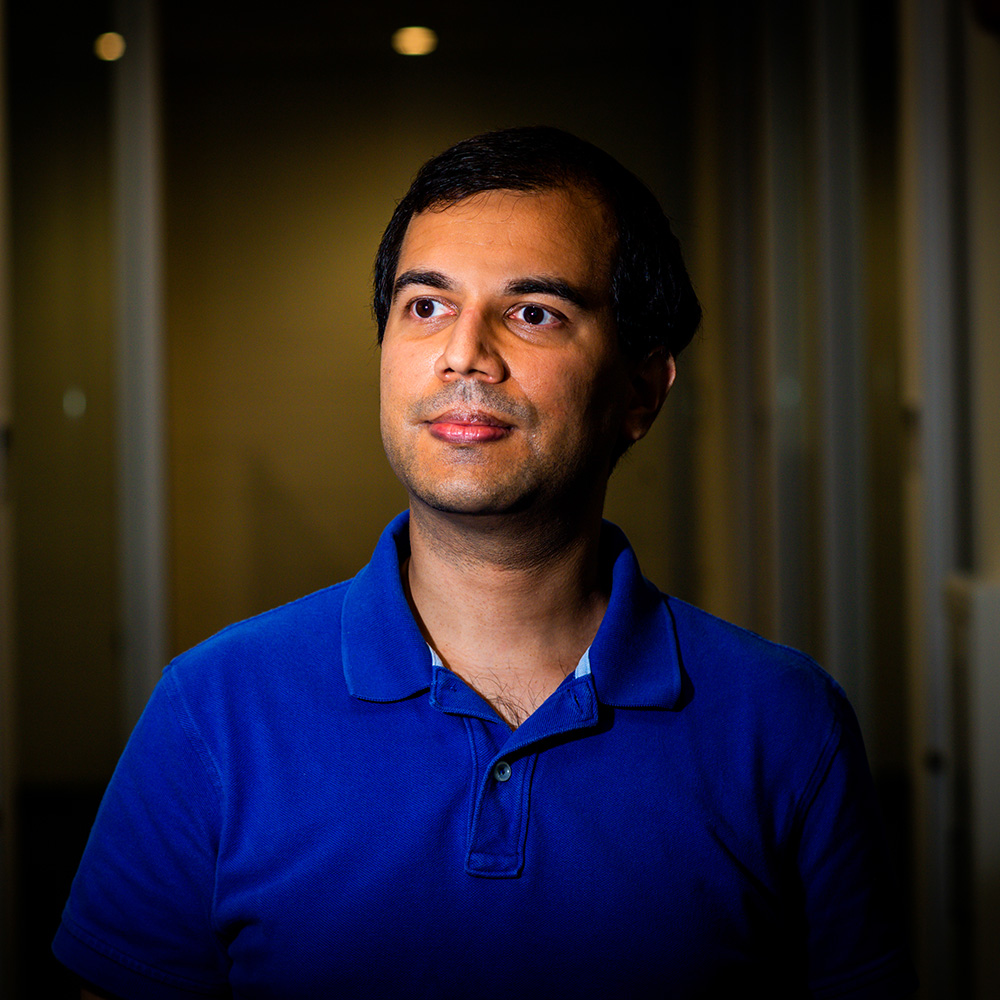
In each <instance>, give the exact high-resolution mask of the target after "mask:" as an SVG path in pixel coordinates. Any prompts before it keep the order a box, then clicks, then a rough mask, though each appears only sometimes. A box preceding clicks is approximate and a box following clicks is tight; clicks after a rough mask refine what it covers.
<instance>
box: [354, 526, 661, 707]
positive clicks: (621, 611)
mask: <svg viewBox="0 0 1000 1000" xmlns="http://www.w3.org/2000/svg"><path fill="white" fill-rule="evenodd" d="M408 524H409V514H408V512H406V511H404V512H403V513H402V514H400V515H398V516H397V517H395V518H394V519H393V520H392V521H391V522H390V523H389V525H388V526H387V527H386V529H385V531H383V532H382V537H381V538H380V539H379V541H378V545H377V546H376V547H375V552H374V553H373V554H372V559H371V562H370V563H369V564H368V565H367V566H366V567H365V568H364V569H363V570H362V571H361V572H360V573H359V574H358V575H357V576H356V577H355V578H354V579H353V580H352V581H351V582H350V584H349V585H348V589H347V595H346V597H345V599H344V616H343V621H342V624H341V648H342V655H343V664H344V677H345V679H346V681H347V689H348V691H350V693H351V694H352V695H354V696H355V697H356V698H361V699H363V700H364V701H375V702H389V701H400V700H402V699H404V698H409V697H412V696H413V695H416V694H419V693H421V692H422V691H427V690H429V688H430V686H431V680H432V676H433V666H432V660H431V651H430V649H429V648H428V646H427V644H426V642H425V641H424V637H423V635H422V634H421V632H420V629H419V627H418V626H417V623H416V622H415V621H414V619H413V615H412V614H411V613H410V607H409V605H408V604H407V601H406V595H405V594H404V593H403V585H402V583H401V581H400V578H399V565H400V561H401V559H402V558H404V557H405V556H406V555H407V554H408V552H409V538H408ZM601 541H602V545H603V546H606V550H605V551H606V552H607V553H608V556H609V557H610V558H611V559H612V560H613V571H612V586H611V598H610V601H609V603H608V610H607V612H606V613H605V615H604V619H603V621H602V622H601V626H600V628H599V629H598V631H597V635H596V636H595V637H594V641H593V643H592V645H591V647H590V650H589V656H588V657H587V659H588V662H589V664H590V670H591V672H592V674H593V679H594V685H595V688H596V691H597V695H598V698H599V700H600V701H602V702H604V703H605V704H607V705H613V706H615V707H616V708H667V709H669V708H673V707H674V706H675V704H676V703H677V700H678V698H679V696H680V691H681V670H680V661H679V657H678V652H677V637H676V633H675V630H674V623H673V618H672V616H671V614H670V610H669V607H668V605H667V602H666V600H665V599H664V597H663V595H662V594H660V592H659V591H658V590H657V589H656V588H655V587H654V586H653V585H652V584H651V583H650V582H649V581H648V580H646V579H644V578H643V576H642V573H641V572H640V570H639V564H638V562H637V560H636V558H635V553H634V552H633V551H632V548H631V546H630V545H629V544H628V540H627V539H626V538H625V535H624V534H623V533H622V532H621V531H620V530H619V529H618V528H617V527H615V526H614V525H613V524H610V523H609V522H607V521H605V522H604V526H603V535H602V539H601Z"/></svg>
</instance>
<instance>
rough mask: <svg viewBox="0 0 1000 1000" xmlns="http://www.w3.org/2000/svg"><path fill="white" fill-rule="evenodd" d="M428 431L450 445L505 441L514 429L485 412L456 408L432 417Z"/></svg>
mask: <svg viewBox="0 0 1000 1000" xmlns="http://www.w3.org/2000/svg"><path fill="white" fill-rule="evenodd" d="M427 429H428V430H429V431H430V433H431V435H433V436H434V437H436V438H437V439H438V440H440V441H446V442H448V443H449V444H481V443H484V442H489V441H501V440H503V439H504V438H506V437H508V436H509V435H510V433H511V431H512V430H513V427H512V426H511V424H509V423H507V422H506V421H504V420H501V419H500V418H499V417H497V416H494V415H493V414H492V413H489V412H487V411H485V410H466V409H457V408H456V409H451V410H446V411H445V412H444V413H440V414H438V415H437V416H435V417H431V419H430V420H428V421H427Z"/></svg>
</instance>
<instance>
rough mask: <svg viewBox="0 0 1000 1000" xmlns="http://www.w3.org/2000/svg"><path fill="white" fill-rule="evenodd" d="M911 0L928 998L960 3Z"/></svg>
mask: <svg viewBox="0 0 1000 1000" xmlns="http://www.w3.org/2000/svg"><path fill="white" fill-rule="evenodd" d="M951 6H952V5H950V4H948V3H947V2H946V0H917V2H914V3H907V4H901V5H900V7H899V10H900V17H901V23H900V41H901V46H900V54H901V79H900V101H901V109H900V111H901V115H900V120H901V125H902V142H901V170H902V176H901V191H902V241H903V242H902V246H903V259H902V281H903V287H902V305H903V349H904V359H905V361H904V372H903V375H904V394H905V405H906V408H907V412H908V417H909V424H910V434H911V439H910V454H909V459H908V462H909V466H908V468H907V471H906V477H907V482H906V498H905V500H906V511H907V526H906V531H907V550H908V567H907V578H908V590H909V592H908V598H907V602H908V617H909V627H908V634H909V635H910V637H911V643H912V646H911V649H910V651H909V653H910V656H909V659H910V678H911V682H910V689H911V691H912V692H913V701H912V705H911V725H912V729H913V746H914V759H913V778H914V781H913V786H914V807H915V811H914V820H915V824H914V829H915V834H916V844H915V852H916V858H915V876H916V877H915V893H916V899H917V912H918V914H919V915H920V920H921V926H920V927H918V931H917V933H918V940H917V948H916V953H917V955H918V957H919V959H920V961H921V964H922V968H921V970H920V971H921V974H922V980H923V983H924V988H925V990H926V993H927V996H928V997H946V996H952V995H953V993H952V989H953V988H954V983H955V973H956V971H957V970H956V969H955V964H954V962H955V959H954V955H955V940H954V926H953V922H952V920H951V913H952V909H953V901H954V871H953V843H952V825H953V816H954V774H953V770H952V768H953V765H954V755H953V752H952V749H953V748H952V731H951V718H952V679H951V676H950V671H949V650H948V630H947V620H946V613H945V604H944V585H945V580H946V578H947V576H948V574H949V572H950V571H951V570H953V569H954V568H955V560H956V543H957V542H956V540H957V534H956V498H955V492H954V491H955V476H956V469H955V461H954V454H955V449H954V445H955V422H956V402H955V398H954V371H955V356H954V355H955V343H956V335H957V332H958V329H957V319H956V310H955V301H956V277H955V261H956V258H957V253H956V251H957V248H958V241H957V239H956V233H955V225H954V219H955V205H954V190H955V188H954V183H955V180H956V171H955V169H954V163H953V148H952V136H951V130H950V119H951V116H952V114H953V113H954V109H955V107H956V102H955V99H954V95H953V94H952V86H951V83H952V73H951V70H952V66H951V58H952V52H951V45H952V40H951V31H950V27H951V24H950V8H951Z"/></svg>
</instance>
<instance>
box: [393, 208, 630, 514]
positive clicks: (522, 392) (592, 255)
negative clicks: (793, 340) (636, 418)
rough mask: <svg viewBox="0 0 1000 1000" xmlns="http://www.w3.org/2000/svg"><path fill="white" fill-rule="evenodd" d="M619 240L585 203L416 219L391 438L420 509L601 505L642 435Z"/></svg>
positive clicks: (396, 340) (398, 298) (398, 293)
mask: <svg viewBox="0 0 1000 1000" xmlns="http://www.w3.org/2000/svg"><path fill="white" fill-rule="evenodd" d="M612 246H613V233H612V229H611V226H610V223H609V220H608V217H607V213H606V211H605V210H604V208H603V207H602V206H601V205H600V204H599V203H598V202H597V201H596V200H594V199H592V198H591V197H589V196H587V195H586V194H584V193H583V192H580V191H576V190H553V191H546V192H541V193H520V192H513V191H489V192H485V193H483V194H479V195H475V196H472V197H470V198H466V199H464V200H463V201H460V202H458V203H457V204H455V205H452V206H450V207H447V208H443V209H435V210H429V211H425V212H422V213H420V214H419V215H416V216H414V218H412V219H411V220H410V224H409V227H408V228H407V231H406V236H405V238H404V240H403V245H402V247H401V250H400V255H399V264H398V269H397V272H396V279H395V288H394V294H393V300H392V306H391V309H390V313H389V319H388V323H387V325H386V330H385V336H384V338H383V342H382V365H381V413H382V418H381V422H382V439H383V442H384V444H385V449H386V453H387V455H388V457H389V462H390V464H391V465H392V468H393V470H394V471H395V473H396V475H397V476H399V478H400V479H401V480H402V482H403V484H404V485H405V486H406V488H407V491H408V492H409V494H410V498H411V502H417V503H423V504H426V505H428V506H430V507H433V508H435V509H438V510H444V511H449V512H453V513H470V514H471V513H478V514H500V513H505V512H509V511H515V510H523V509H525V508H527V507H529V506H531V505H532V504H538V503H546V502H548V503H551V504H557V505H558V504H567V503H569V504H576V505H581V504H584V503H587V502H588V501H595V502H597V503H600V502H601V501H602V500H603V494H604V488H605V485H606V482H607V477H608V475H609V474H610V469H611V465H612V455H613V453H614V452H615V449H616V446H617V444H618V443H619V442H620V441H622V439H623V437H624V438H627V439H629V440H631V439H633V438H635V437H637V436H641V434H636V433H633V431H632V428H631V426H630V425H629V417H628V413H627V408H628V405H627V400H628V396H629V375H628V372H629V367H628V365H627V364H626V362H625V360H624V358H623V357H622V355H621V352H620V349H619V346H618V340H617V335H616V332H615V326H614V321H613V318H612V313H611V294H610V265H611V261H610V256H611V253H610V252H611V249H612Z"/></svg>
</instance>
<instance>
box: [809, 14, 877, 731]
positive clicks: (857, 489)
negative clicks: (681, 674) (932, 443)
mask: <svg viewBox="0 0 1000 1000" xmlns="http://www.w3.org/2000/svg"><path fill="white" fill-rule="evenodd" d="M814 14H815V19H814V25H813V32H814V36H813V37H814V51H815V61H814V64H813V65H814V77H813V80H814V88H815V91H814V92H815V114H816V122H817V125H816V136H815V141H816V147H815V157H816V183H817V190H816V204H817V220H816V221H817V234H816V235H817V241H816V247H817V265H818V267H817V306H818V309H817V323H818V334H819V337H818V340H819V359H818V360H819V380H818V389H819V405H820V414H821V420H820V432H819V433H820V439H819V446H820V455H821V461H820V501H821V506H820V512H821V546H822V557H823V558H822V572H823V585H822V587H821V593H822V594H823V605H824V608H823V633H824V647H825V648H824V651H823V661H824V666H826V667H827V669H828V670H830V672H831V673H832V674H833V675H834V676H835V677H836V678H837V679H838V680H839V681H840V683H841V684H843V686H844V688H845V689H846V690H847V693H848V695H849V696H850V698H851V701H852V703H853V704H854V707H855V710H856V711H857V713H858V716H859V718H860V720H861V723H862V726H863V727H864V725H865V724H866V722H867V719H868V692H867V685H866V683H865V681H866V678H867V676H868V672H869V649H870V647H869V642H868V637H869V615H868V606H869V590H868V537H867V534H868V533H867V530H866V524H867V508H866V500H867V476H866V463H867V447H866V440H867V435H866V429H867V428H866V421H865V409H866V408H865V372H866V366H865V337H864V326H863V316H862V308H861V292H860V287H861V274H860V268H861V253H860V243H861V240H860V184H859V178H858V171H859V150H858V147H859V125H858V114H859V95H858V65H857V52H856V48H857V45H856V41H855V38H856V27H855V23H854V5H853V4H852V3H847V4H844V3H842V2H840V0H818V2H817V3H816V4H815V8H814Z"/></svg>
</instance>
